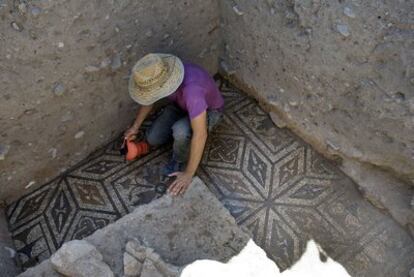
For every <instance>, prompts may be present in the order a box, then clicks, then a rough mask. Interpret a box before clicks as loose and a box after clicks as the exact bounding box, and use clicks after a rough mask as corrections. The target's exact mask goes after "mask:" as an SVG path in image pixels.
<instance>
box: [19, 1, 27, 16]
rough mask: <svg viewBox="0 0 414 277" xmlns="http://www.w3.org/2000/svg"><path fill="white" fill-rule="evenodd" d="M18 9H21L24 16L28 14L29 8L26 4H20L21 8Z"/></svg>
mask: <svg viewBox="0 0 414 277" xmlns="http://www.w3.org/2000/svg"><path fill="white" fill-rule="evenodd" d="M18 8H19V11H20V12H21V13H22V14H25V13H26V12H27V6H26V4H25V3H20V4H19V6H18Z"/></svg>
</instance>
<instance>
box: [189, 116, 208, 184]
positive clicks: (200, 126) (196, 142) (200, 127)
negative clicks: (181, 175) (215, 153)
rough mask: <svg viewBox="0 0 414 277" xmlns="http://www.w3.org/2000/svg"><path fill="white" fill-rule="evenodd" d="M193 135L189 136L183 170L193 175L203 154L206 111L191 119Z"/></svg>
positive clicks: (205, 137) (205, 138)
mask: <svg viewBox="0 0 414 277" xmlns="http://www.w3.org/2000/svg"><path fill="white" fill-rule="evenodd" d="M191 128H192V129H193V136H192V138H191V147H190V157H189V160H188V164H187V168H186V170H185V172H186V173H187V174H190V175H191V176H194V174H195V172H196V171H197V168H198V165H199V164H200V161H201V157H202V156H203V151H204V146H205V144H206V140H207V113H206V111H204V112H203V113H201V114H200V115H198V116H197V117H195V118H194V119H193V120H191Z"/></svg>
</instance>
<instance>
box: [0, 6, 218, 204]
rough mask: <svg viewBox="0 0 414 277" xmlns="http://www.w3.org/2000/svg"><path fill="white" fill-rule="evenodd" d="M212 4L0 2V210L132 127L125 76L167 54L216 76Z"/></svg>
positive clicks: (215, 28)
mask: <svg viewBox="0 0 414 277" xmlns="http://www.w3.org/2000/svg"><path fill="white" fill-rule="evenodd" d="M218 28H219V16H218V4H217V1H216V0H195V1H185V0H174V1H172V0H169V1H165V0H145V1H132V0H90V1H81V0H72V1H64V0H56V1H47V0H42V1H11V0H0V43H1V47H0V99H1V101H0V126H1V127H0V168H1V170H0V200H4V199H8V200H12V199H13V198H16V197H17V196H19V195H21V194H22V193H23V192H24V191H25V188H27V189H28V188H29V187H30V189H33V188H35V187H37V186H38V185H41V184H42V183H44V182H45V181H47V179H48V178H52V177H54V176H57V175H58V174H59V172H62V171H64V170H65V169H67V168H68V167H70V166H71V165H73V164H75V163H76V162H78V161H80V160H81V159H82V158H84V157H85V156H86V155H87V154H89V153H90V152H91V151H92V150H94V149H95V148H96V147H98V146H100V145H102V143H104V142H107V141H109V140H110V139H111V138H113V137H114V136H116V135H117V134H119V133H120V132H121V131H122V130H124V129H125V128H126V126H127V125H128V124H130V122H131V120H132V118H133V117H134V113H135V110H136V108H137V105H136V104H135V103H133V102H132V100H131V99H130V98H129V96H128V93H127V81H128V75H129V70H130V68H131V67H132V66H133V64H134V63H135V62H136V61H137V59H139V58H140V57H141V56H143V55H144V54H145V53H147V52H153V51H155V52H156V51H159V52H171V53H174V54H176V55H179V56H180V57H182V58H183V59H185V60H192V61H194V62H196V63H199V64H201V65H203V66H205V67H207V68H208V69H209V71H210V72H211V73H214V72H216V71H217V68H218V66H217V61H218V56H219V51H220V44H219V31H218Z"/></svg>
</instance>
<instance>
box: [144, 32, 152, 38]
mask: <svg viewBox="0 0 414 277" xmlns="http://www.w3.org/2000/svg"><path fill="white" fill-rule="evenodd" d="M145 36H146V37H147V38H150V37H152V31H151V30H148V31H147V32H146V33H145Z"/></svg>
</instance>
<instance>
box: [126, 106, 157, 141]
mask: <svg viewBox="0 0 414 277" xmlns="http://www.w3.org/2000/svg"><path fill="white" fill-rule="evenodd" d="M152 107H153V105H150V106H141V107H140V108H139V109H138V112H137V116H136V118H135V121H134V124H132V126H131V127H130V128H129V129H128V130H127V131H126V132H125V138H126V139H132V138H133V136H135V135H136V134H137V133H138V130H139V127H141V124H142V122H144V120H145V118H146V117H147V116H148V114H149V113H150V112H151V110H152Z"/></svg>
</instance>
